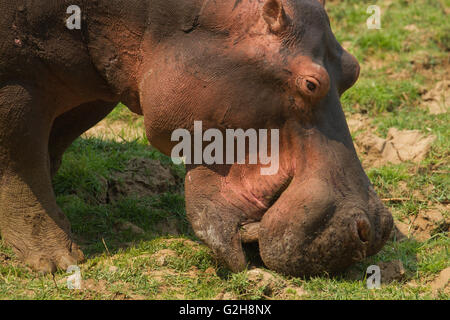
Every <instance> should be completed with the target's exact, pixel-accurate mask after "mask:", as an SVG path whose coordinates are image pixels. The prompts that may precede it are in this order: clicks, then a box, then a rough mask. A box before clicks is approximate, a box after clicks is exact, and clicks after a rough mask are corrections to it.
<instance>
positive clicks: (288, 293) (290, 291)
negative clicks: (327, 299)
mask: <svg viewBox="0 0 450 320" xmlns="http://www.w3.org/2000/svg"><path fill="white" fill-rule="evenodd" d="M307 294H308V292H306V290H305V289H303V288H302V287H293V286H289V287H286V288H285V289H284V290H283V294H282V298H290V299H292V298H294V299H301V298H302V297H304V296H305V295H307Z"/></svg>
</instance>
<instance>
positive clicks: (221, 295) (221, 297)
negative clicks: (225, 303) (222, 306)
mask: <svg viewBox="0 0 450 320" xmlns="http://www.w3.org/2000/svg"><path fill="white" fill-rule="evenodd" d="M214 300H238V298H237V297H236V296H235V295H234V293H232V292H221V293H219V294H218V295H217V296H215V297H214Z"/></svg>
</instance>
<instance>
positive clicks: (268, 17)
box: [262, 0, 287, 33]
mask: <svg viewBox="0 0 450 320" xmlns="http://www.w3.org/2000/svg"><path fill="white" fill-rule="evenodd" d="M262 16H263V18H264V20H265V21H266V22H267V24H268V25H269V29H270V31H272V32H274V33H278V32H281V31H283V30H284V29H285V28H286V26H287V17H286V13H285V12H284V8H283V4H282V3H281V0H266V3H265V4H264V7H263V13H262Z"/></svg>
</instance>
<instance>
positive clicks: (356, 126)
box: [347, 106, 371, 133]
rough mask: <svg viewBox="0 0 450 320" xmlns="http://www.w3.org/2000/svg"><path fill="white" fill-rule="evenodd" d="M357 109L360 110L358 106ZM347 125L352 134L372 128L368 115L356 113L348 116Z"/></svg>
mask: <svg viewBox="0 0 450 320" xmlns="http://www.w3.org/2000/svg"><path fill="white" fill-rule="evenodd" d="M357 108H359V107H358V106H357ZM347 124H348V127H349V129H350V132H351V133H355V132H358V131H360V130H362V129H364V130H367V129H368V128H369V127H371V120H370V118H369V117H368V116H367V115H364V114H361V113H355V114H352V115H349V116H347Z"/></svg>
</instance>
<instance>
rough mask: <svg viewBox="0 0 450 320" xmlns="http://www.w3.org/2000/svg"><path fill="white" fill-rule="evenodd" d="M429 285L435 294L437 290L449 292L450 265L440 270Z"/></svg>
mask: <svg viewBox="0 0 450 320" xmlns="http://www.w3.org/2000/svg"><path fill="white" fill-rule="evenodd" d="M430 286H431V289H432V290H433V293H434V294H435V295H436V294H437V293H438V292H439V291H443V292H444V293H445V294H450V267H449V268H446V269H444V270H442V271H441V273H440V274H439V276H438V277H437V278H436V279H434V280H433V281H432V282H431V283H430Z"/></svg>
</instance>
